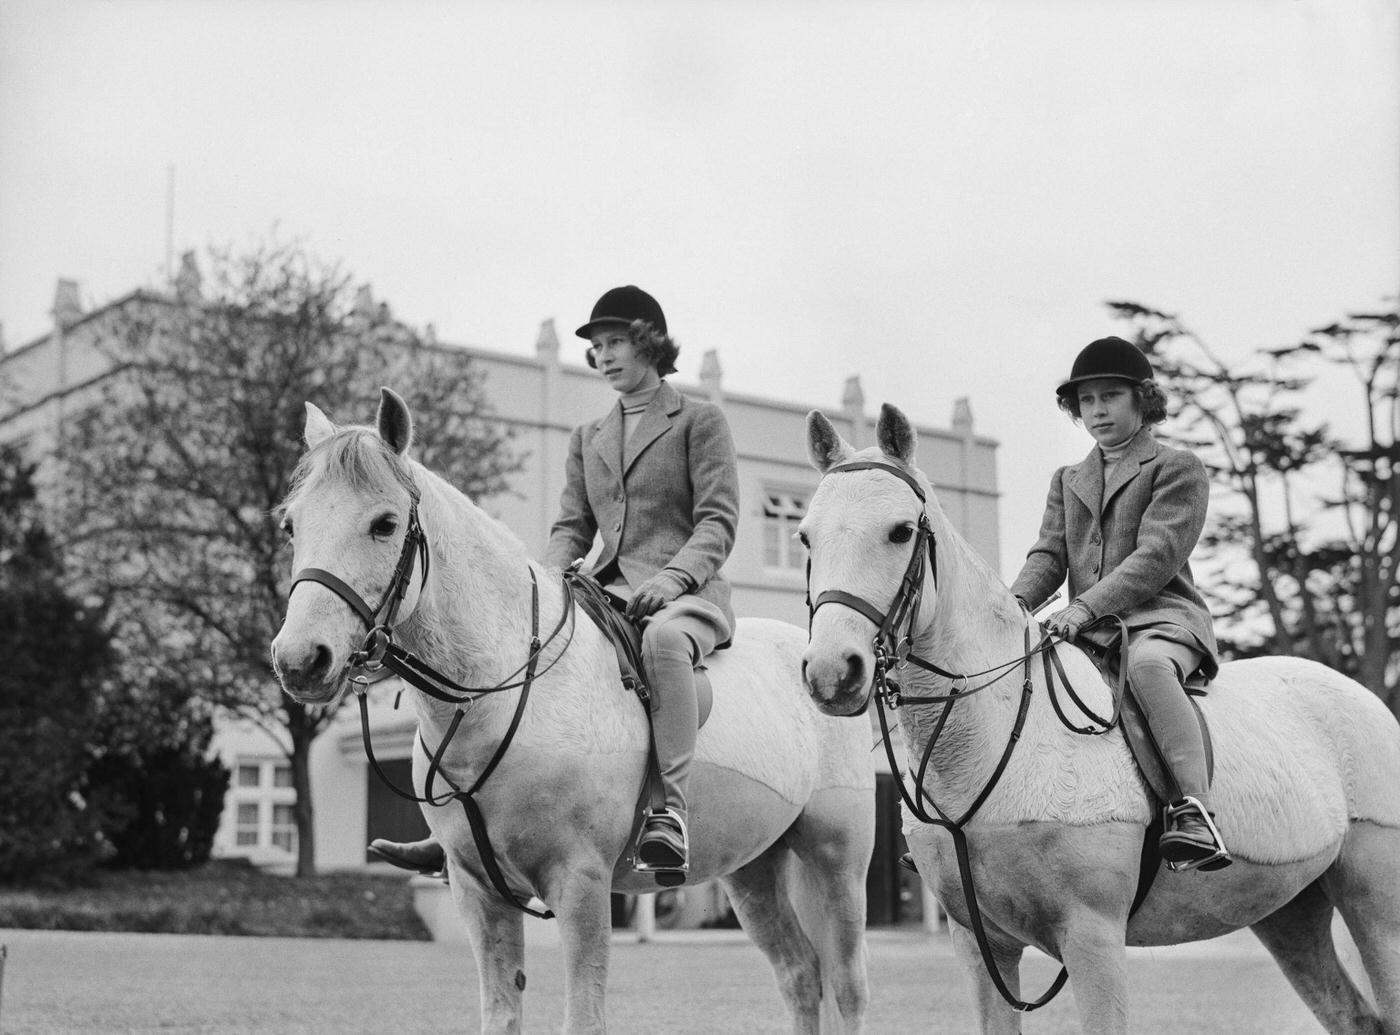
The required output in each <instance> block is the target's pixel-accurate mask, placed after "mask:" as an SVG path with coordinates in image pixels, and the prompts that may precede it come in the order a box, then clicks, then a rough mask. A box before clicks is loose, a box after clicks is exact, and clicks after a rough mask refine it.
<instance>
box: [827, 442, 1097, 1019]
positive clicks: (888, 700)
mask: <svg viewBox="0 0 1400 1035" xmlns="http://www.w3.org/2000/svg"><path fill="white" fill-rule="evenodd" d="M852 471H882V472H885V473H888V474H892V475H894V476H895V477H897V478H898V479H899V480H900V481H902V482H904V483H905V484H906V485H908V486H909V487H910V488H911V489H913V490H914V494H915V495H916V496H917V497H918V498H919V504H920V510H919V521H918V527H917V530H916V533H915V537H914V548H913V553H912V554H911V556H910V558H909V564H908V565H907V566H906V567H905V570H904V576H903V577H902V578H901V579H900V583H899V588H898V589H897V590H896V591H895V594H894V599H893V600H892V601H891V602H890V606H889V608H888V609H886V610H885V611H881V610H880V609H879V608H877V607H876V606H874V605H873V604H871V603H870V602H869V601H868V600H865V599H864V598H862V597H859V596H856V595H855V594H853V593H847V592H845V591H843V590H825V591H824V592H822V593H820V594H818V596H817V599H816V600H815V601H812V600H811V577H812V571H811V560H810V558H809V560H808V564H807V585H808V588H807V596H808V601H809V604H808V608H809V611H808V622H809V627H808V628H809V635H810V621H811V618H812V617H813V616H815V615H816V613H817V609H818V608H820V607H822V606H823V605H825V604H843V605H845V606H846V607H849V608H851V609H852V610H854V611H856V612H857V613H859V614H861V615H863V616H864V617H865V618H867V619H868V620H869V621H871V622H872V623H874V625H875V627H876V632H875V638H874V641H873V643H872V650H873V653H874V656H875V670H874V672H873V673H872V674H871V679H870V691H869V692H868V693H867V694H866V697H865V700H864V701H863V703H862V704H861V706H860V708H859V709H857V710H856V711H855V712H852V713H851V714H852V715H862V714H864V713H865V710H866V708H868V707H869V705H870V698H871V697H872V696H873V697H874V698H875V703H876V712H877V714H878V716H879V720H880V733H881V741H882V742H883V743H884V746H885V753H886V757H887V759H888V760H889V765H890V773H891V774H892V775H895V776H896V783H897V785H898V787H899V793H900V796H901V798H903V800H904V805H905V807H906V808H907V809H908V810H909V812H910V813H911V814H912V815H913V816H914V817H915V818H917V819H918V820H919V821H920V822H923V823H927V824H930V825H932V826H939V827H943V828H944V829H945V830H947V831H948V832H949V833H950V834H951V835H952V838H953V847H954V850H955V852H956V854H957V861H958V873H959V876H960V878H961V881H962V886H963V898H964V901H965V903H966V906H967V913H968V919H969V921H970V924H969V926H970V927H971V928H972V933H973V935H974V936H975V938H976V940H977V947H978V949H979V950H980V951H981V954H982V961H983V964H984V965H985V966H986V968H987V971H988V974H989V976H990V977H991V979H992V983H993V984H994V985H995V986H996V988H997V991H998V992H1000V993H1001V996H1002V998H1003V999H1005V1000H1006V1002H1007V1003H1009V1004H1010V1005H1011V1007H1012V1008H1013V1009H1015V1010H1017V1011H1018V1012H1022V1013H1028V1012H1030V1011H1031V1010H1035V1009H1038V1008H1039V1007H1042V1006H1044V1005H1045V1004H1046V1003H1048V1002H1050V1000H1052V999H1053V998H1054V997H1055V996H1056V995H1057V994H1058V993H1059V991H1060V989H1061V988H1063V987H1064V984H1065V981H1066V979H1067V978H1068V976H1069V972H1068V970H1067V969H1066V968H1065V967H1063V966H1061V968H1060V973H1059V975H1058V976H1057V977H1056V978H1055V980H1054V982H1053V983H1052V984H1051V985H1050V987H1049V989H1047V990H1046V992H1045V993H1044V994H1043V995H1042V996H1041V997H1040V998H1039V999H1036V1000H1034V1001H1030V1002H1028V1001H1025V1000H1022V999H1020V998H1019V997H1018V996H1016V995H1015V994H1014V993H1013V992H1012V991H1011V989H1010V988H1009V987H1008V986H1007V985H1006V982H1005V981H1004V979H1003V978H1002V976H1001V971H1000V969H999V968H998V966H997V963H996V959H995V957H994V956H993V955H992V948H991V942H990V940H989V939H988V937H987V932H986V929H985V925H984V923H983V920H982V911H981V909H980V907H979V906H978V904H977V892H976V889H975V888H974V887H973V883H972V864H971V859H970V856H969V854H968V847H967V834H966V832H965V830H964V828H965V827H966V826H967V824H968V822H969V821H970V820H971V819H972V817H973V816H974V815H975V814H976V813H977V810H978V809H980V808H981V807H982V804H983V803H984V802H985V801H986V800H987V798H988V797H989V796H990V795H991V792H992V789H993V788H994V787H995V786H996V784H997V781H998V780H1000V779H1001V775H1002V773H1003V772H1005V771H1006V766H1007V764H1008V763H1009V762H1010V761H1011V754H1012V752H1013V751H1014V750H1015V747H1016V743H1017V741H1019V740H1020V737H1021V730H1022V728H1023V727H1024V726H1025V722H1026V715H1027V713H1028V712H1029V707H1030V700H1031V693H1032V689H1033V686H1034V684H1033V682H1032V680H1031V659H1032V658H1034V657H1035V655H1036V654H1040V653H1046V654H1047V655H1048V656H1051V657H1053V652H1054V646H1053V642H1052V640H1051V638H1050V636H1049V635H1048V634H1043V635H1042V636H1041V639H1040V643H1039V644H1038V645H1036V646H1035V647H1032V646H1031V633H1030V624H1027V626H1026V628H1025V647H1026V650H1025V653H1024V654H1023V655H1022V656H1021V657H1019V658H1014V659H1012V660H1011V661H1009V662H1007V663H1005V664H1003V665H998V666H995V667H993V668H990V669H987V670H985V671H983V672H974V673H953V672H949V671H947V670H946V669H944V668H941V667H939V666H938V665H936V664H934V663H933V662H931V661H929V660H928V659H926V658H921V657H919V656H918V655H916V654H914V653H913V652H912V650H911V649H910V643H911V640H912V638H913V635H914V629H915V624H916V622H917V618H918V607H919V602H920V600H921V599H922V597H923V580H924V571H925V558H927V570H928V572H929V574H930V575H931V576H932V578H933V581H934V586H935V589H936V588H937V584H938V564H937V553H936V551H937V538H936V537H935V535H934V532H933V529H932V527H931V526H930V524H929V520H928V499H927V497H926V495H925V493H924V490H923V487H922V486H921V485H919V483H918V481H917V480H916V479H915V478H914V476H913V475H911V474H910V473H909V472H908V471H906V470H904V469H903V468H901V467H897V466H895V465H894V464H891V463H885V462H882V461H879V460H859V461H852V462H848V463H844V464H838V465H836V466H834V467H831V468H829V469H828V470H827V471H826V474H825V475H824V477H829V476H831V475H833V474H843V473H848V472H852ZM905 663H908V664H912V665H915V666H917V667H919V668H922V669H924V670H925V671H928V672H932V673H934V674H935V675H939V676H943V677H945V678H947V679H951V680H952V681H953V687H952V689H951V690H950V691H949V692H948V693H946V694H936V695H928V696H920V697H911V696H907V695H905V694H904V693H903V692H902V690H901V689H900V686H899V684H898V683H897V682H896V681H895V680H893V679H891V678H890V675H889V672H890V669H891V668H893V667H897V666H899V665H901V664H905ZM1055 665H1056V667H1057V668H1058V667H1059V662H1058V660H1056V661H1055ZM1017 666H1023V673H1024V678H1023V679H1022V683H1021V698H1020V705H1019V707H1018V709H1017V712H1016V720H1015V722H1014V723H1013V725H1012V729H1011V735H1010V737H1009V738H1008V739H1007V743H1006V747H1005V748H1004V749H1003V751H1002V754H1001V758H1000V759H999V760H998V762H997V765H996V768H995V769H994V770H993V772H992V775H991V778H990V779H989V780H988V781H987V783H986V785H985V786H984V787H983V788H982V790H981V792H979V793H978V795H977V797H976V798H975V799H974V800H973V802H972V804H971V805H970V806H969V807H968V808H967V810H966V811H965V812H964V813H963V814H962V815H961V816H959V817H958V818H956V819H954V818H953V817H952V816H950V815H949V814H948V813H946V812H945V811H944V810H943V809H942V808H940V807H939V806H938V804H937V803H936V802H935V801H934V800H933V799H932V797H931V796H930V795H929V794H928V792H927V791H926V790H925V789H924V777H925V775H926V774H927V772H928V767H929V762H930V760H931V758H932V757H933V749H934V745H935V744H937V742H938V739H939V736H940V735H941V734H942V732H943V729H944V726H945V725H946V723H947V721H948V716H949V714H950V713H951V711H952V707H953V704H954V703H955V702H957V701H960V700H965V699H967V698H968V697H970V696H972V695H973V694H975V693H978V692H980V691H982V690H985V689H987V688H988V687H990V686H993V685H995V684H996V683H997V682H998V681H1000V680H1001V679H1002V678H1003V677H1004V676H1006V675H1007V674H1008V673H1009V672H1011V671H1013V670H1014V669H1015V668H1016V667H1017ZM993 673H996V675H994V676H993V678H991V679H989V680H987V681H986V682H984V683H981V684H979V685H978V686H976V687H970V686H969V684H970V682H971V680H972V679H973V678H975V677H978V676H984V675H992V674H993ZM1049 673H1050V668H1049V665H1048V663H1047V666H1046V675H1047V678H1049ZM959 683H961V686H959ZM1066 685H1067V686H1068V684H1066ZM1070 692H1071V694H1072V695H1073V691H1072V690H1071V691H1070ZM1050 693H1051V696H1052V698H1053V697H1054V687H1053V682H1051V684H1050ZM1075 700H1076V701H1078V697H1077V695H1076V696H1075ZM901 704H910V705H926V704H941V705H942V706H943V711H942V713H941V714H940V715H939V716H938V719H937V721H936V723H935V725H934V728H933V731H932V733H931V734H930V735H929V738H928V742H927V743H926V744H925V746H924V751H923V756H922V758H921V759H920V762H919V765H918V767H917V773H916V775H915V778H914V792H913V793H912V794H911V793H910V791H909V788H908V786H907V784H906V781H905V780H904V779H903V778H902V777H900V772H901V770H900V766H899V762H898V759H897V758H896V756H895V749H894V743H893V738H892V737H891V736H890V726H889V721H888V718H887V716H886V707H887V706H888V707H889V708H898V707H899V706H900V705H901ZM1056 711H1057V712H1058V711H1059V705H1058V703H1057V704H1056ZM1089 714H1091V715H1092V713H1089ZM1061 717H1062V720H1063V715H1062V716H1061ZM1116 717H1117V713H1116V711H1115V715H1114V718H1115V719H1116ZM1108 728H1111V726H1106V727H1105V728H1104V729H1094V730H1077V731H1076V732H1086V733H1088V732H1092V733H1104V732H1107V730H1108Z"/></svg>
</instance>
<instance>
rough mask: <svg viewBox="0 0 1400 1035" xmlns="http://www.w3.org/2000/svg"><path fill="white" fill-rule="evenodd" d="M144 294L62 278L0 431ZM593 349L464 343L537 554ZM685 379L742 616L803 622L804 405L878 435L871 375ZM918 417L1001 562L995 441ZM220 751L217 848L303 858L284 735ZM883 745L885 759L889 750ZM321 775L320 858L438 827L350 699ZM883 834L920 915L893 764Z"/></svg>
mask: <svg viewBox="0 0 1400 1035" xmlns="http://www.w3.org/2000/svg"><path fill="white" fill-rule="evenodd" d="M182 278H183V279H182V280H177V290H180V289H181V285H182V284H183V285H184V287H185V289H188V288H189V286H190V281H191V279H193V284H194V287H195V289H197V280H198V273H197V271H195V270H194V269H193V265H192V260H191V259H190V258H189V257H188V256H187V257H186V264H185V267H184V269H183V271H182ZM138 298H139V296H138V295H136V294H132V295H128V296H124V297H123V298H121V299H118V300H117V301H115V302H113V303H110V304H109V305H105V306H102V307H100V308H98V309H95V310H93V311H91V312H84V311H83V310H82V307H81V305H80V304H79V301H78V290H77V286H76V284H74V283H73V282H72V281H68V280H61V281H60V282H59V286H58V292H57V295H56V298H55V304H54V327H53V329H52V330H51V331H50V332H49V333H47V334H45V335H43V336H42V337H40V338H38V339H37V340H35V341H32V342H29V343H27V344H25V345H23V346H21V347H19V348H17V349H15V350H13V351H10V352H7V353H5V354H4V355H3V356H0V383H8V384H10V385H11V386H12V388H13V390H14V393H15V395H14V398H13V399H0V440H6V441H14V440H19V441H23V442H24V443H26V444H27V446H28V448H29V449H30V451H31V455H32V456H34V457H36V458H37V457H41V456H42V455H44V453H45V452H46V451H47V450H49V449H51V448H52V445H53V443H55V442H57V441H59V440H61V437H62V433H63V425H64V421H65V419H66V418H67V415H69V414H71V413H72V411H73V408H74V406H78V405H81V402H82V394H83V390H84V389H85V388H87V387H89V386H91V385H92V384H93V383H94V382H96V381H97V380H100V379H101V378H102V377H104V376H105V375H106V374H107V373H108V370H107V366H106V364H105V361H104V360H103V359H102V357H101V356H100V354H99V353H98V352H97V351H96V350H95V349H94V348H93V342H94V340H96V338H97V336H98V335H99V334H100V333H101V332H102V328H103V326H104V325H105V321H106V320H108V319H110V318H111V316H112V315H113V314H114V313H115V312H116V311H117V310H119V309H121V308H122V307H123V306H125V305H129V304H133V302H134V300H136V299H138ZM360 304H361V305H362V306H365V307H371V306H373V302H372V300H371V299H370V298H369V293H368V289H362V291H361V296H360ZM583 347H584V346H583V343H582V342H581V341H580V340H578V339H575V338H574V337H573V336H572V335H570V336H569V338H568V344H567V346H563V347H561V343H560V341H559V338H558V336H557V334H556V331H555V328H554V322H553V321H552V320H546V321H544V323H543V324H542V325H541V326H540V331H539V335H538V337H537V340H536V341H535V344H534V349H533V354H519V353H512V352H504V351H494V350H488V349H481V348H466V349H465V351H466V352H467V353H469V354H470V355H471V357H472V358H473V359H474V360H475V361H476V362H477V363H478V364H479V365H480V367H481V369H483V370H484V371H485V374H486V376H485V382H484V387H485V392H486V394H487V397H488V399H489V400H490V402H491V404H492V406H493V408H494V410H495V411H496V413H497V414H499V419H500V420H501V421H503V422H506V423H509V424H511V425H512V426H513V427H514V428H515V433H516V434H515V439H514V442H513V446H514V448H515V449H517V450H518V451H520V452H522V453H523V454H524V455H525V463H524V466H523V467H522V469H521V470H520V471H519V472H518V473H517V474H516V475H515V476H514V477H513V478H512V479H511V491H510V492H508V493H505V494H502V495H500V496H499V497H496V498H493V499H488V500H483V501H479V502H481V503H482V505H483V506H484V507H485V509H486V510H487V511H488V512H490V513H491V514H493V515H494V516H496V517H498V518H500V519H501V520H503V521H505V522H506V523H507V524H509V525H510V527H511V528H512V529H513V530H514V531H515V532H516V533H517V534H518V535H519V536H520V537H521V539H522V540H523V541H524V542H525V544H526V546H527V547H528V548H530V549H531V550H532V551H534V552H535V553H539V552H542V550H543V547H544V544H545V541H546V539H547V537H548V531H549V527H550V525H551V524H552V522H553V520H554V517H555V511H556V508H557V506H558V501H559V495H560V492H561V490H562V488H563V480H564V466H565V458H566V454H567V449H568V440H569V435H570V433H571V431H572V429H573V428H574V427H575V426H576V425H578V424H580V423H582V422H584V421H585V420H590V419H593V418H596V417H597V416H598V415H599V414H601V413H603V412H604V411H605V410H606V409H607V407H608V406H610V405H612V404H613V403H614V401H615V395H614V393H613V392H612V390H611V389H610V388H609V387H608V386H607V385H606V383H604V382H603V381H602V379H601V378H599V377H598V376H597V375H596V374H595V373H594V372H593V371H592V370H591V369H589V368H588V367H587V366H586V365H585V364H584V361H583ZM677 387H679V388H680V389H681V390H682V391H683V392H685V393H687V394H689V395H693V396H695V397H698V398H706V399H710V400H712V401H714V402H716V403H718V404H719V405H720V406H722V407H723V409H724V411H725V415H726V417H727V418H728V420H729V424H730V427H731V428H732V430H733V434H734V441H735V446H736V449H737V452H738V461H739V478H740V501H741V512H740V523H739V531H738V538H737V542H736V546H735V549H734V553H733V554H732V556H731V557H730V560H729V562H728V564H727V565H726V567H725V573H726V575H727V576H728V578H729V579H730V581H731V582H732V583H733V586H734V610H735V612H736V613H738V614H740V615H758V616H765V617H771V618H779V619H783V620H786V621H789V622H792V623H794V624H797V625H805V623H806V609H805V605H804V591H805V586H804V575H803V564H804V560H803V556H802V553H801V548H800V547H799V546H798V544H797V543H796V542H795V541H794V539H793V535H792V533H793V531H794V528H795V525H796V523H797V521H798V520H800V519H801V517H802V514H803V513H804V511H805V508H806V503H807V500H808V499H809V498H810V495H811V492H812V490H813V488H814V487H815V485H816V482H817V475H816V472H815V471H814V470H813V469H812V468H811V466H810V465H809V463H808V460H807V451H806V424H805V422H806V415H807V412H808V411H809V410H810V409H812V408H814V406H815V407H816V408H821V409H823V410H824V412H826V414H827V416H828V417H830V418H831V419H832V421H833V423H834V424H835V425H836V426H837V428H838V429H839V430H840V431H841V434H842V435H843V436H845V437H846V439H847V440H848V441H850V442H852V443H853V444H854V445H857V446H862V445H869V444H871V443H872V442H873V441H874V434H875V432H874V422H875V417H874V415H873V414H870V413H868V412H867V407H866V400H865V396H864V393H863V391H862V389H861V385H860V379H859V377H858V376H856V375H853V376H850V377H848V378H847V379H846V380H845V382H844V384H843V385H842V386H840V387H841V394H840V399H839V401H838V402H837V403H836V404H835V405H828V404H826V403H823V402H820V401H818V402H815V403H812V402H804V403H797V402H789V401H784V400H778V399H772V398H767V397H763V396H758V395H753V394H748V393H743V392H738V391H732V390H730V389H728V388H727V387H726V386H725V384H724V382H723V377H722V371H721V366H720V357H719V352H718V350H716V349H710V350H707V351H706V352H705V354H704V357H703V362H702V365H701V377H700V383H699V384H682V383H678V384H677ZM836 387H837V386H836V385H833V388H836ZM892 401H895V402H897V401H898V400H892ZM332 416H336V415H332ZM916 426H917V428H918V433H919V464H920V466H921V467H922V468H923V470H924V471H925V472H927V473H928V474H929V476H930V477H931V478H932V479H933V481H934V482H935V483H936V484H937V485H938V486H939V497H940V501H941V503H942V505H943V507H944V509H945V511H946V512H947V514H948V517H949V519H950V520H951V521H952V522H953V523H954V525H955V526H957V528H958V529H959V531H960V532H961V533H962V534H963V535H964V536H965V537H967V539H968V540H969V542H970V543H971V544H972V546H973V547H974V548H975V549H977V550H978V551H979V552H980V553H981V554H982V556H983V557H985V558H987V559H988V561H989V562H990V563H992V564H993V565H996V564H997V558H998V553H999V530H998V517H997V477H996V443H995V441H993V440H991V439H989V438H986V437H984V436H981V435H978V434H976V433H975V431H974V429H973V423H972V414H971V408H970V406H969V405H968V403H967V401H966V400H959V401H958V403H957V404H956V405H955V407H954V413H953V414H952V420H951V426H950V427H948V428H940V427H934V426H932V425H928V424H916ZM373 723H374V729H375V734H374V736H375V753H376V755H377V756H378V757H379V759H380V760H381V762H382V763H383V764H384V766H385V768H386V770H387V771H388V772H389V773H390V775H391V776H394V777H396V779H397V781H398V782H399V785H400V786H404V787H406V786H408V778H407V771H408V752H409V746H410V744H411V742H412V741H411V737H412V732H413V720H412V718H411V714H410V712H409V710H408V709H404V710H403V711H399V712H394V711H392V710H389V709H387V708H385V707H378V708H376V710H375V716H374V720H373ZM218 750H219V752H220V755H221V756H222V757H223V759H224V761H225V763H226V764H227V765H228V766H229V768H230V769H231V770H232V772H233V780H232V784H231V787H230V790H229V795H228V801H227V806H226V808H225V812H224V819H223V823H222V825H221V827H220V830H219V834H218V837H217V839H216V842H215V851H216V853H217V854H220V855H240V856H247V857H249V858H251V859H252V860H254V861H255V862H257V863H259V864H262V865H270V866H285V867H288V868H290V867H291V865H292V864H293V862H294V860H295V849H296V836H297V834H296V828H295V825H294V823H293V822H292V815H291V803H292V796H293V791H292V787H291V771H290V767H289V765H288V763H287V761H286V757H285V755H284V754H283V751H282V748H281V746H280V745H279V744H277V743H276V742H275V741H273V740H272V739H271V738H270V737H269V736H268V734H266V733H264V732H262V731H261V730H258V729H256V728H254V727H252V726H251V725H246V724H242V723H230V724H228V725H227V726H226V727H225V728H224V729H223V730H221V731H220V735H219V737H218ZM877 757H878V758H880V759H881V764H882V765H883V758H882V755H880V754H877ZM311 780H312V788H313V800H314V803H315V809H316V827H315V829H316V841H317V844H316V856H317V860H318V863H319V865H321V866H322V867H325V868H331V869H334V868H345V867H358V866H365V865H368V860H367V858H366V853H365V845H366V844H367V843H368V840H369V839H370V838H372V837H391V838H395V839H406V838H411V837H415V836H418V835H419V833H420V832H421V831H423V830H425V829H426V827H425V826H424V824H423V821H422V818H421V816H419V815H418V814H417V811H416V806H414V805H412V804H411V803H408V802H405V801H403V800H402V799H399V798H397V797H395V796H394V795H392V794H390V793H389V792H387V791H386V790H385V789H384V788H383V787H382V786H380V784H379V782H378V780H377V779H376V777H375V775H374V773H373V771H372V770H371V769H370V768H369V766H368V765H367V762H366V759H365V755H364V751H363V748H362V746H361V743H360V733H359V729H358V720H357V718H356V715H355V710H354V708H353V707H347V708H344V709H342V711H341V714H340V715H339V716H338V717H337V719H336V721H335V722H334V723H333V724H332V725H331V726H330V727H329V728H328V729H327V730H326V731H325V732H324V733H323V734H322V735H321V736H320V737H319V738H318V740H317V741H316V743H315V744H314V745H313V748H312V755H311ZM877 838H878V841H877V847H876V855H875V859H874V861H873V864H872V867H871V877H870V891H871V919H872V922H877V923H878V922H889V921H894V920H899V919H903V918H907V917H908V915H909V913H910V912H911V911H912V912H915V913H917V911H918V908H919V907H918V905H917V900H918V893H917V891H914V890H911V887H912V886H911V885H909V884H907V883H906V882H905V881H904V879H903V878H902V877H901V873H900V871H899V870H898V868H897V867H896V865H895V860H896V859H897V858H898V854H899V851H901V850H902V848H900V844H901V843H902V842H901V839H900V837H899V821H898V804H897V799H896V794H895V788H894V786H893V783H892V782H891V780H890V778H889V777H888V775H885V776H883V778H882V780H881V786H880V798H879V815H878V834H877ZM376 865H378V864H376ZM915 883H916V882H915Z"/></svg>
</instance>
